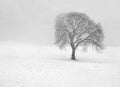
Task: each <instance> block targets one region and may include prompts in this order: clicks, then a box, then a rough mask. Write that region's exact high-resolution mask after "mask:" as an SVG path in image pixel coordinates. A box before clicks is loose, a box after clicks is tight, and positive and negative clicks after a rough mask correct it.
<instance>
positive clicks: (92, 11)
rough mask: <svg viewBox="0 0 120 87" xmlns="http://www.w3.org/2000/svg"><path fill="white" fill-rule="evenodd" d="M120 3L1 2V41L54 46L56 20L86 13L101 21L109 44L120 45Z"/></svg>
mask: <svg viewBox="0 0 120 87" xmlns="http://www.w3.org/2000/svg"><path fill="white" fill-rule="evenodd" d="M119 3H120V1H119V0H0V42H11V43H12V42H14V43H29V44H39V45H54V30H55V29H54V25H55V17H56V16H57V15H58V14H60V13H66V12H71V11H77V12H82V13H86V14H87V15H88V16H89V17H90V18H91V19H93V20H94V21H95V22H100V23H101V24H102V26H103V30H104V33H105V42H104V43H105V45H107V46H120V39H119V37H120V10H119V8H120V5H119Z"/></svg>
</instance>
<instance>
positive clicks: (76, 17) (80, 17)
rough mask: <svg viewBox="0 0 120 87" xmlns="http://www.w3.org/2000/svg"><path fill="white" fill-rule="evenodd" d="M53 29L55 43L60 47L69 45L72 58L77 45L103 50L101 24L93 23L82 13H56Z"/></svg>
mask: <svg viewBox="0 0 120 87" xmlns="http://www.w3.org/2000/svg"><path fill="white" fill-rule="evenodd" d="M55 29H56V31H55V44H56V45H58V46H59V47H60V48H61V49H63V48H64V47H66V46H68V45H69V46H71V48H72V55H71V59H73V60H75V59H76V58H75V52H76V49H77V48H78V46H82V47H83V48H84V47H85V48H86V47H88V46H92V47H94V48H95V49H96V50H103V44H102V42H103V39H104V34H103V30H102V27H101V24H100V23H95V22H94V21H93V20H91V19H90V18H89V17H88V16H87V15H86V14H84V13H79V12H69V13H66V14H60V15H58V16H57V18H56V24H55Z"/></svg>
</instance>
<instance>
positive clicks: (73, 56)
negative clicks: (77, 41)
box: [71, 48, 76, 60]
mask: <svg viewBox="0 0 120 87" xmlns="http://www.w3.org/2000/svg"><path fill="white" fill-rule="evenodd" d="M71 59H72V60H76V58H75V48H72V55H71Z"/></svg>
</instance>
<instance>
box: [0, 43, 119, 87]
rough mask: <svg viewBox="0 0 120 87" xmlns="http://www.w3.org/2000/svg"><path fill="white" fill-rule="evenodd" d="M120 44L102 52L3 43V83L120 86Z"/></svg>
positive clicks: (9, 86)
mask: <svg viewBox="0 0 120 87" xmlns="http://www.w3.org/2000/svg"><path fill="white" fill-rule="evenodd" d="M119 52H120V47H108V48H106V50H104V51H103V53H96V52H94V51H91V50H90V49H89V51H88V52H87V53H84V52H82V51H81V50H77V53H76V55H77V59H78V61H72V60H70V53H71V51H70V49H69V48H66V49H65V50H63V51H60V50H59V49H58V48H57V47H52V46H51V47H50V46H42V47H41V46H38V45H36V46H34V45H27V44H26V45H25V44H13V43H2V42H1V43H0V87H120V53H119Z"/></svg>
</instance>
